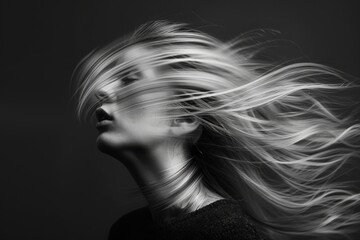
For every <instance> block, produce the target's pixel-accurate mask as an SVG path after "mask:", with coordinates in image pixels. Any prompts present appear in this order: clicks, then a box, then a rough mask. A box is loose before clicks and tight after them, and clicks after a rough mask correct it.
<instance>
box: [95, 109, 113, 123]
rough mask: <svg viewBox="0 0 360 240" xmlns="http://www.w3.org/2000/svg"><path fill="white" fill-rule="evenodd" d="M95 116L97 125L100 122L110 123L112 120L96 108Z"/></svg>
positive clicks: (104, 112)
mask: <svg viewBox="0 0 360 240" xmlns="http://www.w3.org/2000/svg"><path fill="white" fill-rule="evenodd" d="M95 115H96V119H97V121H98V123H100V122H102V121H105V120H107V121H112V120H113V118H112V117H111V116H110V115H109V114H108V113H107V112H106V111H105V110H104V109H102V108H98V109H96V111H95Z"/></svg>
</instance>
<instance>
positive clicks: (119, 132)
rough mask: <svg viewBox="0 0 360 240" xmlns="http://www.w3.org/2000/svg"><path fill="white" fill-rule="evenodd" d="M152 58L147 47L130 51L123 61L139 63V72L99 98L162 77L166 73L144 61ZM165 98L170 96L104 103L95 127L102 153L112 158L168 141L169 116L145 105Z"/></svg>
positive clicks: (103, 91) (150, 95)
mask: <svg viewBox="0 0 360 240" xmlns="http://www.w3.org/2000/svg"><path fill="white" fill-rule="evenodd" d="M151 54H152V51H151V50H150V49H147V48H144V47H140V46H132V47H129V48H128V49H127V50H126V51H125V53H124V55H123V59H122V61H125V62H127V61H131V60H133V59H138V61H136V64H135V69H136V71H134V73H133V74H131V73H130V75H129V77H128V78H127V80H126V81H125V80H122V81H120V80H119V81H115V82H111V83H110V84H108V85H106V86H105V87H103V88H101V89H99V90H98V93H97V94H98V95H99V96H106V95H109V94H110V93H112V92H113V91H116V90H119V89H121V88H124V87H125V86H127V88H129V90H131V88H132V86H131V84H134V83H135V82H136V81H139V82H144V83H146V81H149V79H154V78H155V79H156V78H158V77H159V76H160V75H161V74H163V70H161V69H159V68H158V67H152V66H150V65H149V63H146V62H145V61H141V59H145V58H146V57H148V56H151ZM129 79H130V81H129ZM166 95H168V93H165V92H163V93H144V94H135V95H133V96H130V97H127V98H126V99H125V100H122V101H120V102H119V101H106V102H104V103H103V104H102V106H101V107H99V108H98V109H97V110H96V114H97V120H98V122H97V125H96V127H97V129H98V132H99V135H98V138H97V146H98V148H99V149H100V151H102V152H106V153H108V154H112V153H113V152H119V151H122V150H128V149H134V148H135V149H136V148H137V147H149V148H152V147H155V146H156V145H157V144H161V143H162V142H164V141H166V138H167V136H168V132H169V128H170V123H169V120H165V119H164V118H161V116H165V115H166V113H165V110H164V108H163V107H161V106H159V105H157V106H147V105H145V103H146V102H149V101H151V100H154V99H155V98H158V97H166ZM133 106H136V107H135V108H134V107H133ZM103 119H105V120H103Z"/></svg>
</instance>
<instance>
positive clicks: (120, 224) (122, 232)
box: [108, 207, 153, 240]
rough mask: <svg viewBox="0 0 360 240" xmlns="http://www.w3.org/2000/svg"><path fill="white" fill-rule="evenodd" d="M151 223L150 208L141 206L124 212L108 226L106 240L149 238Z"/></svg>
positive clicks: (151, 232)
mask: <svg viewBox="0 0 360 240" xmlns="http://www.w3.org/2000/svg"><path fill="white" fill-rule="evenodd" d="M152 235H153V225H152V219H151V214H150V210H149V208H148V207H142V208H138V209H135V210H133V211H131V212H128V213H126V214H125V215H123V216H122V217H120V218H119V219H118V220H117V221H116V222H115V223H114V224H113V225H112V226H111V228H110V231H109V237H108V240H115V239H116V240H118V239H151V236H152Z"/></svg>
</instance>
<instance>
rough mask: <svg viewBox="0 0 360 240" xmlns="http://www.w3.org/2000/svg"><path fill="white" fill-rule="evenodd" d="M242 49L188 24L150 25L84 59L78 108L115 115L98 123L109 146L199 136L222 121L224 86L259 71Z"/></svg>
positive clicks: (103, 141) (105, 145) (232, 85)
mask: <svg viewBox="0 0 360 240" xmlns="http://www.w3.org/2000/svg"><path fill="white" fill-rule="evenodd" d="M236 56H237V55H236V54H235V52H231V49H230V48H228V45H226V44H224V43H222V42H220V41H218V40H216V39H215V38H212V37H210V36H208V35H206V34H204V33H201V32H198V31H195V30H192V29H189V28H186V27H185V25H184V24H171V23H167V22H164V21H157V22H153V23H149V24H146V25H143V26H142V27H140V28H139V29H138V30H137V31H135V32H134V33H133V34H132V35H129V36H127V37H126V38H124V39H122V40H118V41H116V42H114V43H112V44H110V45H108V46H107V47H105V48H103V49H101V50H98V51H95V52H94V53H92V54H91V55H90V56H89V57H88V58H87V59H86V60H85V62H84V63H83V64H82V71H80V72H79V73H80V75H79V78H80V79H81V85H80V88H79V89H80V91H81V92H80V98H79V100H80V101H79V104H78V113H79V115H80V114H83V113H84V112H85V115H87V114H88V113H90V114H91V113H93V112H94V110H95V109H96V108H98V110H97V111H96V115H97V116H98V118H99V119H101V118H102V117H103V116H102V115H104V116H107V115H108V116H107V117H108V118H111V120H113V121H102V122H101V123H98V125H97V126H98V130H99V138H98V146H99V148H100V149H101V150H105V149H109V148H108V147H110V148H114V147H115V146H117V148H120V147H121V146H123V147H124V146H133V145H134V144H135V142H140V141H142V143H143V144H145V142H148V143H149V144H155V143H156V142H158V141H163V140H167V139H169V138H172V139H174V138H178V140H180V139H182V140H185V141H187V142H194V141H196V139H197V138H198V137H199V134H200V132H201V126H202V125H209V124H210V125H209V126H210V127H215V128H216V125H214V122H213V121H214V119H211V115H212V114H213V113H214V112H215V111H216V112H217V111H218V110H219V109H216V110H215V108H216V107H218V108H219V107H220V108H221V104H220V103H219V102H216V99H217V97H216V96H215V95H217V92H220V91H224V90H229V89H233V88H235V87H236V86H238V85H239V81H240V82H241V81H242V80H243V81H244V82H245V81H246V80H245V79H248V78H249V77H250V75H251V73H250V71H245V69H240V66H239V65H238V63H239V61H240V59H239V58H237V57H236ZM239 75H240V76H239ZM239 77H240V78H239ZM230 94H231V93H230ZM213 95H214V96H213ZM101 104H102V106H101V107H100V108H99V106H100V105H101ZM108 120H110V119H108ZM115 123H116V124H115Z"/></svg>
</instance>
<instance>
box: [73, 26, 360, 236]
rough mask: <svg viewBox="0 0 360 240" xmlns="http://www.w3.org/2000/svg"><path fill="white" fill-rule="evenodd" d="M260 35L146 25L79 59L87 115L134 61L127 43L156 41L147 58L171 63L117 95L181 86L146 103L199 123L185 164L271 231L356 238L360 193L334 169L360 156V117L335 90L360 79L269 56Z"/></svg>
mask: <svg viewBox="0 0 360 240" xmlns="http://www.w3.org/2000/svg"><path fill="white" fill-rule="evenodd" d="M253 37H254V35H251V34H250V35H242V36H240V37H239V38H237V39H235V40H232V41H229V42H222V41H220V40H218V39H216V38H214V37H212V36H209V35H207V34H205V33H203V32H200V31H198V30H194V29H190V28H188V27H187V26H186V24H178V23H169V22H167V21H154V22H150V23H147V24H144V25H142V26H141V27H140V28H138V29H137V30H136V31H135V32H133V33H132V34H130V35H128V36H126V37H124V38H122V39H120V40H117V41H115V42H113V43H111V44H109V45H108V46H106V47H104V48H101V49H99V50H96V51H94V52H92V53H91V54H89V55H88V56H87V57H86V58H85V60H84V61H82V62H81V63H80V65H79V66H78V68H77V71H76V74H75V75H74V76H75V78H76V79H77V80H78V84H79V85H78V88H77V92H76V93H77V94H78V99H79V101H78V105H77V113H78V116H79V117H82V116H89V114H92V113H93V111H94V109H95V107H96V105H97V104H98V102H96V101H95V102H94V101H92V96H93V92H94V90H95V89H97V88H98V87H101V86H103V85H104V84H106V83H107V82H109V81H115V80H118V79H120V78H123V77H124V76H125V75H126V74H124V73H125V72H128V71H129V69H131V68H132V65H133V63H131V62H123V63H119V58H120V57H121V56H122V54H123V50H124V49H126V48H127V47H129V46H135V45H142V46H145V47H148V48H151V49H154V55H152V56H151V57H149V59H145V60H146V61H149V62H151V63H153V64H154V65H156V66H167V67H168V68H169V69H171V71H170V72H169V73H168V74H165V75H163V76H162V77H160V78H159V79H152V80H151V81H148V82H147V83H146V84H141V83H134V85H133V86H126V87H125V88H124V89H122V90H119V92H116V93H115V95H116V96H117V99H118V100H119V101H122V100H126V98H127V97H129V96H131V95H132V94H138V93H140V92H142V93H143V92H156V91H170V90H171V91H174V93H176V94H174V95H173V96H171V98H166V99H157V100H156V101H152V102H147V103H145V104H162V106H163V107H167V108H169V109H168V110H169V112H172V110H174V109H182V110H183V111H182V112H181V116H185V117H186V116H192V117H196V118H197V119H198V120H199V121H200V123H201V125H202V127H203V132H202V135H201V137H200V139H199V140H198V141H197V142H196V143H195V144H192V145H191V146H190V151H191V155H192V157H193V159H192V161H193V162H192V164H191V167H190V168H188V169H187V170H186V171H192V172H193V173H194V176H196V177H195V178H194V179H195V180H196V179H197V180H199V179H201V181H202V182H203V183H204V184H205V185H206V186H207V187H208V188H209V189H211V190H213V191H214V192H216V193H218V194H220V195H221V196H223V197H225V198H231V199H237V200H239V201H240V202H241V203H242V205H243V207H244V209H245V211H246V212H247V213H248V214H249V215H250V216H252V217H253V218H254V219H255V220H256V221H258V222H259V223H260V225H261V226H262V227H263V228H264V230H265V231H266V232H267V233H268V234H269V236H270V238H272V239H288V238H289V237H294V236H305V238H306V239H311V238H312V237H314V238H321V237H324V238H329V237H331V236H338V235H344V236H347V234H348V233H349V232H351V231H354V229H355V228H354V226H355V224H358V223H359V221H360V214H359V212H358V210H357V209H356V207H358V205H359V204H358V203H359V200H360V194H359V193H355V192H354V190H352V189H351V188H350V187H349V186H350V185H349V183H350V182H345V181H336V179H335V177H337V176H338V175H339V174H341V173H342V171H344V166H345V163H347V162H349V160H351V159H355V158H356V157H358V156H359V149H360V148H359V145H360V144H359V143H360V141H359V140H360V124H359V123H358V122H356V121H355V120H356V119H355V120H352V118H351V116H343V115H342V114H340V112H338V111H337V108H338V107H339V106H341V103H344V101H345V100H344V99H341V98H340V97H336V93H337V92H338V91H340V90H343V89H347V88H349V87H350V86H352V83H351V82H350V81H349V80H347V79H348V76H346V75H345V74H344V73H342V72H340V71H337V70H335V69H333V68H330V67H327V66H324V65H321V64H316V63H311V62H296V63H287V64H279V65H278V64H277V65H275V64H271V63H267V62H265V61H260V60H258V59H256V56H257V54H258V53H259V51H261V50H262V47H261V46H262V45H261V44H259V42H256V43H252V44H249V39H250V40H251V39H253ZM250 42H251V41H250ZM142 60H144V59H142ZM133 107H136V105H134V106H133ZM173 112H174V111H173ZM177 114H179V112H178V111H177ZM171 117H179V115H172V116H171ZM195 180H194V181H195ZM188 184H191V182H189V183H188ZM174 196H176V195H174ZM174 199H175V197H174Z"/></svg>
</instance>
